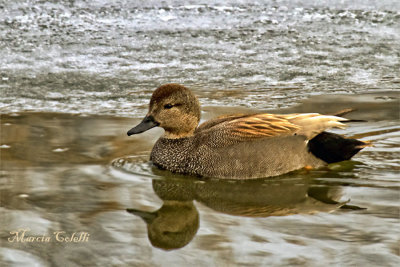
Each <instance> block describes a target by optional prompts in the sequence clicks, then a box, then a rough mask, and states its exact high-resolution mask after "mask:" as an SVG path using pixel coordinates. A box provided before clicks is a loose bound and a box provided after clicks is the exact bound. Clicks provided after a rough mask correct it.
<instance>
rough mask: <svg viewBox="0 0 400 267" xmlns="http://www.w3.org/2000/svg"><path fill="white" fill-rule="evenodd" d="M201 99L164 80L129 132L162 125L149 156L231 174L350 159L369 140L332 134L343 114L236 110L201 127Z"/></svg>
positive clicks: (162, 164)
mask: <svg viewBox="0 0 400 267" xmlns="http://www.w3.org/2000/svg"><path fill="white" fill-rule="evenodd" d="M199 121H200V104H199V101H198V100H197V98H196V96H195V95H194V94H193V93H192V92H191V91H190V90H189V89H188V88H186V87H184V86H182V85H179V84H165V85H162V86H160V87H159V88H157V89H156V90H155V91H154V92H153V95H152V97H151V100H150V107H149V112H148V113H147V115H146V117H145V118H144V119H143V121H142V122H141V123H140V124H139V125H137V126H136V127H134V128H132V129H131V130H129V131H128V135H129V136H130V135H133V134H139V133H142V132H144V131H147V130H149V129H151V128H153V127H156V126H159V127H162V128H163V129H164V130H165V133H164V135H163V136H162V137H160V138H159V139H158V140H157V142H156V143H155V145H154V147H153V149H152V151H151V155H150V160H151V161H152V162H153V164H154V165H156V166H157V167H159V168H161V169H166V170H169V171H171V172H175V173H181V174H188V175H195V176H205V177H217V178H230V179H249V178H261V177H269V176H277V175H281V174H284V173H288V172H290V171H294V170H297V169H301V168H320V167H322V166H325V165H327V164H328V163H333V162H339V161H343V160H348V159H350V158H351V157H352V156H354V155H355V154H356V153H357V152H358V151H360V150H361V149H362V148H364V147H366V146H368V145H369V144H368V143H367V142H363V141H359V140H356V139H348V138H344V137H342V136H340V135H338V134H334V133H328V132H325V130H327V129H329V128H333V127H336V128H344V127H345V126H346V125H345V124H344V122H346V121H348V120H347V119H345V118H342V117H338V116H333V115H321V114H318V113H303V114H285V115H282V114H268V113H262V114H250V115H249V114H235V115H228V116H220V117H217V118H215V119H213V120H209V121H206V122H204V123H202V124H201V125H199V126H198V124H199Z"/></svg>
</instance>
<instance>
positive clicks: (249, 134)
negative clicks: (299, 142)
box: [197, 113, 347, 141]
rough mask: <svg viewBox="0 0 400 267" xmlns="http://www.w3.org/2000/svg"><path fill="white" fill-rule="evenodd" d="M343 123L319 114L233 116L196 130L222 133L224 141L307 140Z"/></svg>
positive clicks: (209, 123)
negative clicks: (285, 138)
mask: <svg viewBox="0 0 400 267" xmlns="http://www.w3.org/2000/svg"><path fill="white" fill-rule="evenodd" d="M346 120H347V119H345V118H341V117H337V116H331V115H321V114H318V113H298V114H297V113H296V114H286V115H281V114H268V113H264V114H252V115H232V116H223V117H219V118H217V119H215V120H212V121H209V122H206V123H204V124H202V125H200V126H199V128H198V130H197V131H201V132H203V131H210V132H211V131H212V132H214V133H220V132H222V133H223V134H224V137H225V138H232V139H236V140H243V141H244V140H246V139H254V138H269V137H280V136H290V135H303V136H305V137H306V139H307V140H310V139H312V138H313V137H314V136H316V135H318V134H319V133H321V132H323V131H325V130H327V129H329V128H333V127H337V128H344V127H345V126H346V125H345V124H343V123H341V121H346Z"/></svg>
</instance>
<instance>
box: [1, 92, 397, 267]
mask: <svg viewBox="0 0 400 267" xmlns="http://www.w3.org/2000/svg"><path fill="white" fill-rule="evenodd" d="M378 95H380V96H378ZM384 96H387V97H386V98H385V97H384ZM395 96H396V94H394V93H391V94H388V93H385V94H383V93H382V92H379V93H376V94H365V95H357V96H348V97H344V96H342V97H339V98H337V101H336V102H335V103H332V101H331V99H332V98H331V96H328V97H323V96H319V97H315V98H310V99H309V100H308V101H306V102H305V103H304V104H303V105H300V106H297V107H293V108H292V109H291V110H288V112H299V111H301V112H309V111H314V112H321V113H329V112H331V111H337V110H340V109H343V108H347V107H356V108H357V111H355V112H353V113H350V114H349V116H348V117H349V118H350V119H364V120H366V121H365V122H361V123H353V124H352V125H351V127H349V129H347V130H345V131H344V133H345V134H346V135H347V136H356V137H357V136H359V137H361V138H363V140H370V141H372V142H373V143H374V147H370V148H368V149H365V150H364V151H363V152H362V153H360V154H358V155H357V157H356V158H354V161H347V162H342V163H340V164H334V165H330V166H329V168H328V169H322V170H312V171H305V170H303V171H298V172H294V173H291V174H288V175H285V176H282V177H276V178H271V179H259V180H252V181H219V180H215V179H209V180H198V179H193V178H191V177H183V176H178V175H172V174H170V173H169V172H166V171H161V170H158V169H157V168H154V167H153V166H152V164H150V163H149V153H150V150H151V148H152V146H153V144H154V142H155V140H156V139H157V138H158V137H159V136H160V134H161V132H160V131H157V130H156V129H155V130H151V131H149V132H148V133H144V134H143V135H142V136H138V137H135V138H133V139H129V138H128V137H127V136H126V133H125V132H126V131H125V129H126V126H127V125H132V124H134V123H137V122H139V120H140V119H139V118H137V121H134V120H135V119H128V118H120V117H113V116H82V115H73V114H62V113H14V114H1V118H0V119H1V121H0V131H1V135H0V139H1V140H0V141H1V142H0V157H1V162H0V163H1V172H0V213H1V216H0V226H1V227H2V228H1V230H2V231H1V232H0V240H1V244H0V245H1V247H0V265H1V266H15V265H17V266H32V265H38V266H46V265H51V264H52V263H57V264H58V263H61V264H63V265H65V266H77V265H82V264H83V265H86V266H96V265H102V266H115V265H127V266H148V265H151V266H162V265H164V266H165V265H168V266H169V265H171V266H173V265H180V264H185V263H187V262H193V264H194V265H196V266H197V265H200V266H212V265H223V266H243V265H252V266H259V265H274V266H275V265H278V266H279V265H294V264H298V265H313V264H314V263H315V262H321V265H322V264H324V265H335V266H343V265H344V266H346V265H347V266H357V265H360V264H362V263H365V264H363V265H366V266H368V264H367V263H370V262H373V263H374V264H375V265H376V266H381V265H385V266H397V265H396V264H395V263H398V260H399V254H398V238H397V237H398V236H399V235H398V233H399V230H398V223H399V219H398V214H399V208H398V196H399V194H398V193H399V188H400V186H399V179H398V173H399V170H400V166H399V162H398V158H399V146H398V144H399V140H400V139H399V138H400V135H399V133H400V131H399V126H398V116H397V114H399V105H398V99H397V98H395ZM382 97H384V98H385V100H384V101H383V100H381V98H382ZM356 100H359V101H356ZM220 112H221V113H224V112H228V113H232V112H234V110H233V109H232V108H226V109H224V108H222V107H220V108H215V107H214V108H213V107H208V108H207V113H206V114H204V115H205V117H207V118H205V119H208V118H211V117H214V116H217V115H218V114H219V113H220ZM280 112H284V111H282V110H280ZM137 117H139V115H137ZM339 133H343V131H341V132H339ZM359 137H358V138H359ZM155 194H156V195H157V196H158V197H155ZM160 199H161V200H162V201H161V200H160ZM349 199H351V205H353V206H349V203H346V201H348V200H349ZM357 206H360V207H363V208H366V209H364V210H356V211H348V210H343V209H342V208H349V209H353V210H354V209H359V208H358V207H357ZM160 207H161V208H160ZM127 208H132V209H131V210H130V211H131V212H132V213H133V214H136V215H139V216H140V217H137V216H132V214H131V213H128V212H126V209H127ZM339 208H340V209H339ZM148 211H154V212H148ZM331 211H334V212H331ZM310 214H312V215H310ZM266 217H268V218H266ZM140 218H143V220H144V221H145V222H146V224H145V223H144V222H143V221H142V220H141V219H140ZM200 220H201V221H200ZM146 225H147V226H148V229H147V230H146ZM19 228H30V229H31V231H30V233H32V234H37V235H41V234H44V235H51V234H52V233H53V232H55V231H59V230H63V231H66V232H68V233H70V234H72V233H74V232H87V233H89V234H90V238H89V242H87V243H84V244H83V243H82V244H66V243H57V242H50V243H43V244H42V243H41V244H37V243H35V244H26V243H24V244H22V243H10V242H7V241H6V242H3V240H7V238H8V237H9V232H10V231H14V230H17V229H19ZM146 231H147V234H146ZM149 239H150V242H151V243H152V244H153V246H154V247H156V248H154V247H153V246H151V245H150V244H148V243H149ZM53 241H54V240H53ZM158 248H163V249H158ZM174 248H180V249H174ZM165 250H167V251H165ZM244 259H245V260H244Z"/></svg>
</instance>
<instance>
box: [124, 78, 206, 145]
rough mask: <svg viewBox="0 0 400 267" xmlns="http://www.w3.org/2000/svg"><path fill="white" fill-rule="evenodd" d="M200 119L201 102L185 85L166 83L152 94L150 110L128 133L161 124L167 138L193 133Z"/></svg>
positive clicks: (135, 132)
mask: <svg viewBox="0 0 400 267" xmlns="http://www.w3.org/2000/svg"><path fill="white" fill-rule="evenodd" d="M199 121H200V104H199V101H198V100H197V98H196V96H195V95H194V94H193V93H192V92H191V91H190V90H189V89H188V88H186V87H185V86H183V85H179V84H174V83H171V84H165V85H162V86H160V87H158V88H157V89H156V90H155V91H154V92H153V95H152V96H151V100H150V106H149V112H148V113H147V115H146V117H145V118H144V119H143V121H142V122H141V123H139V124H138V125H137V126H135V127H133V128H132V129H130V130H129V131H128V135H129V136H130V135H132V134H138V133H142V132H144V131H147V130H149V129H151V128H153V127H156V126H160V127H162V128H164V130H165V137H167V138H182V137H187V136H191V135H193V132H194V130H195V129H196V127H197V125H198V124H199Z"/></svg>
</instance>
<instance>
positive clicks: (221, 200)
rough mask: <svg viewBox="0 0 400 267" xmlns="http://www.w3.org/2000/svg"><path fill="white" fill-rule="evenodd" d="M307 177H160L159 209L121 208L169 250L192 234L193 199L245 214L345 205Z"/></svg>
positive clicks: (332, 190)
mask: <svg viewBox="0 0 400 267" xmlns="http://www.w3.org/2000/svg"><path fill="white" fill-rule="evenodd" d="M307 181H309V179H299V178H294V179H291V178H289V179H287V178H285V179H279V178H276V179H268V180H243V181H227V180H214V179H210V180H198V179H191V178H188V177H185V178H179V177H178V178H176V177H174V178H171V177H165V178H162V179H155V180H153V181H152V186H153V189H154V192H155V193H156V194H157V196H158V197H160V198H161V199H162V200H163V205H162V207H161V208H160V209H158V210H156V211H153V212H147V211H142V210H137V209H127V211H128V212H130V213H132V214H134V215H137V216H140V217H141V218H142V219H143V220H144V221H145V222H146V224H147V231H148V238H149V240H150V242H151V244H152V245H153V246H155V247H158V248H162V249H165V250H171V249H178V248H182V247H184V246H185V245H187V244H188V243H189V242H190V241H191V240H192V239H193V238H194V236H195V235H196V233H197V230H198V228H199V212H198V210H197V208H196V206H195V204H194V202H193V200H196V201H198V202H201V203H203V204H204V205H206V206H208V207H209V208H211V209H213V210H215V211H218V212H221V213H225V214H230V215H235V216H246V217H269V216H286V215H292V214H314V213H317V212H331V211H334V210H336V209H338V208H340V207H343V206H347V205H346V203H347V202H340V201H339V200H340V198H341V197H342V193H341V188H340V187H337V186H324V185H316V184H310V183H308V182H307ZM348 207H350V208H351V206H348Z"/></svg>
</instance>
